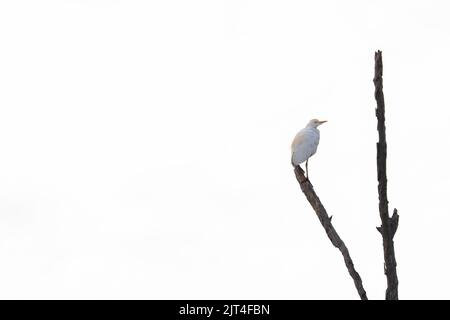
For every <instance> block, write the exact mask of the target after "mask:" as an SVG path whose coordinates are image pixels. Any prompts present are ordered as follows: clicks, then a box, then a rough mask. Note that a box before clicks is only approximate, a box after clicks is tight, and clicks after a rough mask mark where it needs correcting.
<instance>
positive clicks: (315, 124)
mask: <svg viewBox="0 0 450 320" xmlns="http://www.w3.org/2000/svg"><path fill="white" fill-rule="evenodd" d="M325 122H327V120H325V121H319V120H317V119H312V120H310V121H309V122H308V124H307V125H306V126H307V127H308V128H317V127H318V126H320V125H321V124H322V123H325Z"/></svg>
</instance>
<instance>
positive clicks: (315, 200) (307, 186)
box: [294, 166, 367, 300]
mask: <svg viewBox="0 0 450 320" xmlns="http://www.w3.org/2000/svg"><path fill="white" fill-rule="evenodd" d="M294 171H295V176H296V178H297V181H298V183H299V184H300V188H301V189H302V191H303V193H304V194H305V196H306V198H307V199H308V201H309V203H310V204H311V206H312V208H313V209H314V211H315V212H316V215H317V217H318V218H319V220H320V223H321V224H322V226H323V228H324V229H325V231H326V233H327V235H328V238H329V239H330V241H331V243H332V244H333V245H334V246H335V247H336V248H338V249H339V250H340V251H341V253H342V256H343V257H344V261H345V265H346V266H347V269H348V273H350V276H351V277H352V278H353V282H354V283H355V287H356V290H358V294H359V296H360V297H361V300H367V295H366V291H365V290H364V287H363V284H362V280H361V277H360V276H359V274H358V272H356V270H355V267H354V265H353V261H352V258H351V257H350V253H349V252H348V249H347V247H346V246H345V243H344V241H342V239H341V238H340V237H339V235H338V233H337V232H336V230H335V229H334V227H333V224H332V223H331V217H329V216H328V214H327V211H326V210H325V208H324V206H323V205H322V202H320V199H319V197H318V196H317V194H316V192H315V191H314V188H313V186H312V184H311V182H310V181H309V180H308V179H307V178H306V177H305V174H304V171H303V169H302V168H300V166H296V167H295V169H294Z"/></svg>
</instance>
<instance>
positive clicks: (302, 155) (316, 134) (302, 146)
mask: <svg viewBox="0 0 450 320" xmlns="http://www.w3.org/2000/svg"><path fill="white" fill-rule="evenodd" d="M325 122H327V121H319V120H317V119H312V120H311V121H309V122H308V124H307V125H306V127H304V128H303V129H302V130H300V131H299V133H297V135H296V136H295V138H294V141H292V145H291V152H292V157H291V162H292V165H293V166H294V167H295V166H299V165H300V163H303V162H305V161H306V178H308V159H309V158H310V157H311V156H312V155H313V154H315V153H316V151H317V146H318V145H319V140H320V131H319V129H317V127H318V126H320V125H321V124H322V123H325Z"/></svg>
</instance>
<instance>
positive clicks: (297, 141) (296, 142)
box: [291, 130, 307, 152]
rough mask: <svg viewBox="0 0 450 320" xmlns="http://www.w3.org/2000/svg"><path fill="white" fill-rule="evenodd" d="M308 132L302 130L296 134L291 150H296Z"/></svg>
mask: <svg viewBox="0 0 450 320" xmlns="http://www.w3.org/2000/svg"><path fill="white" fill-rule="evenodd" d="M306 136H307V135H306V132H305V131H303V130H300V131H299V133H297V135H296V136H295V138H294V140H292V144H291V151H292V152H294V151H295V149H296V148H297V146H298V145H300V144H301V143H302V142H304V141H305V139H306Z"/></svg>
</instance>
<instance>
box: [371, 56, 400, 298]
mask: <svg viewBox="0 0 450 320" xmlns="http://www.w3.org/2000/svg"><path fill="white" fill-rule="evenodd" d="M373 82H374V84H375V100H376V101H377V108H376V110H375V111H376V116H377V120H378V124H377V130H378V143H377V172H378V199H379V211H380V217H381V223H382V224H381V227H378V228H377V229H378V231H380V233H381V234H382V236H383V249H384V263H385V274H386V278H387V289H386V300H398V278H397V262H396V261H395V252H394V234H395V232H396V231H397V227H398V218H399V216H398V214H397V209H394V214H393V215H392V217H389V208H388V199H387V177H386V155H387V145H386V126H385V115H384V114H385V106H384V94H383V60H382V56H381V51H377V52H375V77H374V79H373Z"/></svg>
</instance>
